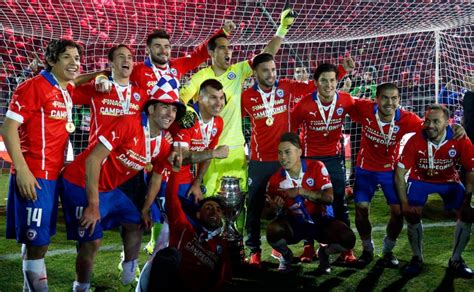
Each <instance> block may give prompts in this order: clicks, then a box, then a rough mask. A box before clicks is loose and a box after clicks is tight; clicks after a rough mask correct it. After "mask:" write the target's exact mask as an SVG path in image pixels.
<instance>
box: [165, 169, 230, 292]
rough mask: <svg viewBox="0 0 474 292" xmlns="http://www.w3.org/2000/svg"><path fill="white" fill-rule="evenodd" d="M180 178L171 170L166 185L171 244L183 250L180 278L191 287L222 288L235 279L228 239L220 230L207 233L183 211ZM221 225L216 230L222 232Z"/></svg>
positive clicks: (200, 288) (192, 289)
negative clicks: (224, 237)
mask: <svg viewBox="0 0 474 292" xmlns="http://www.w3.org/2000/svg"><path fill="white" fill-rule="evenodd" d="M179 184H180V182H179V180H178V178H177V175H176V173H172V174H171V177H170V180H169V183H168V185H167V187H166V208H167V217H168V223H169V225H170V241H169V246H172V247H175V248H177V249H178V250H179V251H180V252H181V263H180V266H179V278H180V279H182V280H183V285H184V286H187V288H189V290H190V291H208V290H214V289H216V290H219V288H220V289H222V284H224V283H225V282H229V281H230V280H231V279H232V270H231V262H230V255H229V251H228V247H227V241H226V240H225V239H223V238H222V237H221V236H220V235H219V234H212V233H211V234H212V236H210V237H209V236H208V234H209V233H208V231H206V230H205V229H204V228H203V226H202V225H201V224H200V223H199V222H197V221H194V220H193V221H190V220H192V219H191V218H190V217H189V216H186V214H185V213H184V211H183V209H182V207H181V202H180V200H179V199H178V195H177V194H178V188H179ZM220 231H221V230H220V229H218V230H217V231H216V232H215V233H220Z"/></svg>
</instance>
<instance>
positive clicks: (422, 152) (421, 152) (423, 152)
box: [418, 150, 426, 155]
mask: <svg viewBox="0 0 474 292" xmlns="http://www.w3.org/2000/svg"><path fill="white" fill-rule="evenodd" d="M418 153H419V154H421V155H426V151H421V150H418Z"/></svg>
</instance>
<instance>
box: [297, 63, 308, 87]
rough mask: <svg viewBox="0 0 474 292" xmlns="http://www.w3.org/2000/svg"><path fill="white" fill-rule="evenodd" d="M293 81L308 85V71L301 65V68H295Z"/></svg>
mask: <svg viewBox="0 0 474 292" xmlns="http://www.w3.org/2000/svg"><path fill="white" fill-rule="evenodd" d="M294 77H295V80H296V81H301V82H305V83H308V82H309V72H308V69H307V68H306V67H305V66H303V64H301V66H298V67H295V76H294Z"/></svg>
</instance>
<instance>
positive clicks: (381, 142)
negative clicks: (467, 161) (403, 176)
mask: <svg viewBox="0 0 474 292" xmlns="http://www.w3.org/2000/svg"><path fill="white" fill-rule="evenodd" d="M351 118H352V120H353V121H355V122H357V123H360V124H361V125H362V137H361V149H360V151H359V155H358V157H357V166H356V170H355V182H354V202H355V205H356V217H355V222H356V227H357V231H358V232H359V235H360V238H361V240H362V248H363V251H362V255H361V256H360V257H359V264H360V265H361V266H366V265H367V264H369V263H370V262H371V261H372V260H373V258H374V242H373V241H372V234H371V233H372V226H371V224H370V221H369V206H370V202H371V201H372V198H373V196H374V195H375V190H376V186H377V185H378V184H380V185H381V187H382V191H383V193H384V195H385V198H386V200H387V204H388V205H389V206H390V220H389V222H388V224H387V229H386V236H385V238H384V240H383V248H382V260H383V264H384V265H385V266H387V267H391V268H396V267H398V265H399V262H398V260H397V258H396V257H395V256H394V254H393V252H392V250H393V248H394V247H395V244H396V240H397V238H398V236H399V235H400V232H401V231H402V228H403V215H402V213H401V209H400V201H399V199H398V196H397V193H396V189H395V185H394V175H395V174H394V170H395V163H396V159H397V158H398V153H399V147H400V141H401V139H402V137H403V136H404V135H405V134H407V133H411V132H414V131H418V130H421V128H422V121H421V119H420V118H419V117H418V116H416V115H415V114H414V113H411V112H408V111H405V110H403V109H401V108H400V91H399V89H398V87H397V86H396V85H395V84H393V83H384V84H381V85H379V86H378V87H377V93H376V100H375V101H372V100H368V99H358V100H357V101H356V103H355V105H354V109H353V111H352V112H351ZM458 132H459V133H456V136H457V137H458V136H463V135H464V133H463V132H464V130H463V129H462V127H459V129H458Z"/></svg>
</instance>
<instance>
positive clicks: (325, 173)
mask: <svg viewBox="0 0 474 292" xmlns="http://www.w3.org/2000/svg"><path fill="white" fill-rule="evenodd" d="M321 173H322V174H323V175H324V176H328V175H329V172H328V170H327V168H326V167H323V168H321Z"/></svg>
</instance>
